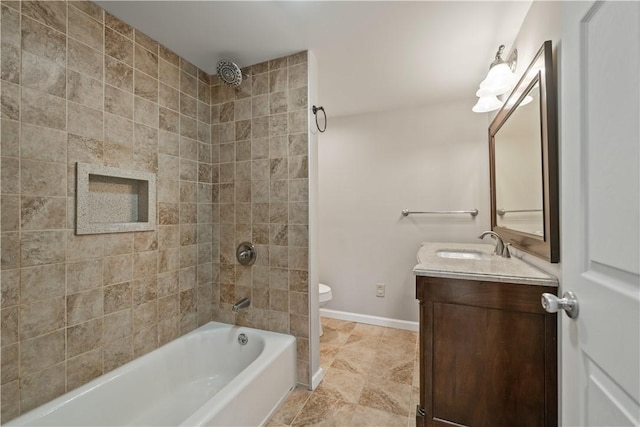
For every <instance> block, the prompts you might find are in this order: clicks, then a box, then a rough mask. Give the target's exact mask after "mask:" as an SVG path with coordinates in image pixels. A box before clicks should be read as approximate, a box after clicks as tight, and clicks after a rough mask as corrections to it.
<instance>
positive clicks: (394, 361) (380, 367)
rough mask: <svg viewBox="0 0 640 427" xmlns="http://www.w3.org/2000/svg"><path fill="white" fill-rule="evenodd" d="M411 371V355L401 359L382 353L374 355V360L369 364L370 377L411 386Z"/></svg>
mask: <svg viewBox="0 0 640 427" xmlns="http://www.w3.org/2000/svg"><path fill="white" fill-rule="evenodd" d="M413 371H414V362H413V355H409V357H404V358H402V357H396V356H393V355H388V354H384V353H383V354H377V355H376V358H375V360H374V361H373V363H372V364H371V370H370V376H372V377H381V378H385V379H389V380H391V381H394V382H397V383H402V384H407V385H412V384H413V374H414V372H413Z"/></svg>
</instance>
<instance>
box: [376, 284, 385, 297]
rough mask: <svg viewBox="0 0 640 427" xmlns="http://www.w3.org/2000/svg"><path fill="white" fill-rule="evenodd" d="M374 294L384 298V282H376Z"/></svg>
mask: <svg viewBox="0 0 640 427" xmlns="http://www.w3.org/2000/svg"><path fill="white" fill-rule="evenodd" d="M376 296H377V297H380V298H384V283H376Z"/></svg>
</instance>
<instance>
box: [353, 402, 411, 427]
mask: <svg viewBox="0 0 640 427" xmlns="http://www.w3.org/2000/svg"><path fill="white" fill-rule="evenodd" d="M414 422H415V420H414ZM408 423H409V417H406V416H402V415H398V414H392V413H391V412H384V411H380V410H378V409H373V408H369V407H367V406H361V405H358V407H357V408H356V410H355V413H354V414H353V418H352V419H351V424H350V427H404V426H406V425H408Z"/></svg>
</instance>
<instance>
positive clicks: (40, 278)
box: [0, 0, 308, 422]
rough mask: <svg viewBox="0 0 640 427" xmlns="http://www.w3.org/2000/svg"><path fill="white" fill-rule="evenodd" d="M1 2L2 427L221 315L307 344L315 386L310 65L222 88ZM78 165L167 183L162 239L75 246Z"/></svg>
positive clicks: (46, 6) (276, 66)
mask: <svg viewBox="0 0 640 427" xmlns="http://www.w3.org/2000/svg"><path fill="white" fill-rule="evenodd" d="M1 6H2V11H1V12H2V20H1V23H0V25H1V32H2V38H1V42H2V51H1V54H2V67H1V70H0V71H1V79H2V80H1V82H0V84H1V87H0V91H1V95H2V97H1V105H2V111H1V112H2V122H1V128H0V134H1V144H0V148H1V151H0V154H1V172H2V173H1V179H0V187H1V209H0V215H1V231H2V234H1V236H0V237H1V252H2V262H1V269H2V275H1V284H2V287H1V289H2V298H1V304H0V319H1V321H0V326H1V341H0V346H1V360H2V363H1V366H0V379H1V381H0V383H1V415H2V421H3V422H4V421H7V420H9V419H11V418H14V417H15V416H17V415H19V414H20V413H24V412H26V411H28V410H29V409H32V408H34V407H35V406H38V405H39V404H42V403H44V402H46V401H48V400H50V399H52V398H54V397H57V396H59V395H61V394H63V393H64V392H65V391H68V390H71V389H74V388H76V387H78V386H80V385H82V384H84V383H85V382H87V381H89V380H90V379H92V378H95V377H97V376H99V375H101V374H103V373H106V372H108V371H110V370H112V369H114V368H116V367H117V366H120V365H122V364H123V363H126V362H127V361H129V360H132V359H134V358H136V357H138V356H140V355H142V354H145V353H147V352H149V351H151V350H153V349H155V348H156V347H158V346H160V345H162V344H164V343H166V342H168V341H170V340H172V339H175V338H177V337H178V336H180V335H182V334H184V333H186V332H188V331H190V330H192V329H194V328H195V327H197V326H198V325H200V324H203V323H206V322H207V321H209V320H211V319H212V318H215V319H220V320H225V321H228V322H234V321H237V322H238V323H246V324H251V325H254V326H258V327H264V328H265V329H273V330H280V331H284V332H289V331H290V332H291V333H293V334H294V335H296V336H297V337H299V338H301V339H299V346H300V347H302V348H300V349H299V350H300V351H299V358H300V362H299V370H300V371H301V373H303V375H305V376H301V378H300V380H301V382H306V379H307V378H308V374H307V371H308V368H307V367H306V366H307V365H306V364H305V363H306V362H307V360H308V348H307V347H308V341H307V340H306V338H307V329H308V325H307V323H308V321H307V313H306V310H307V308H306V307H307V306H306V274H305V270H306V254H307V247H306V246H305V245H306V243H304V242H306V240H305V239H306V234H304V230H306V225H305V224H306V211H304V209H305V202H303V201H300V202H299V201H298V199H299V198H301V197H303V196H302V195H303V194H306V193H304V189H299V187H297V185H303V184H302V182H304V181H306V179H307V177H306V176H304V177H302V174H303V173H306V171H305V169H304V165H303V163H302V161H303V159H304V158H305V152H304V150H306V145H305V144H306V141H305V138H306V133H305V132H306V115H305V116H304V126H305V128H304V129H302V126H303V123H302V120H303V119H302V114H300V113H299V114H296V113H295V112H294V110H295V109H297V106H298V103H299V102H301V100H300V99H298V100H296V99H295V94H296V93H298V92H295V91H294V90H292V89H298V88H301V87H303V86H306V81H305V82H304V83H301V82H298V81H297V80H296V79H297V78H305V77H306V70H305V72H304V74H298V73H296V70H297V69H296V68H295V67H296V66H297V65H300V64H302V63H304V62H305V61H304V59H305V56H304V55H296V56H293V57H290V58H288V59H287V58H284V59H282V60H277V61H271V62H270V63H267V64H263V65H261V66H256V67H252V71H251V72H252V73H253V70H254V69H255V70H260V69H264V72H262V73H257V72H256V77H257V76H260V78H248V79H247V82H251V85H250V86H249V83H245V84H244V86H243V87H241V88H240V89H239V90H233V89H228V88H226V87H224V89H223V88H221V87H219V86H216V85H215V82H217V78H216V77H211V76H209V75H207V74H206V73H204V72H202V71H201V70H198V69H197V68H196V67H195V66H193V65H192V64H190V63H188V62H187V61H185V60H183V59H182V58H180V57H178V56H177V55H175V54H174V53H172V52H170V51H169V50H168V49H166V48H165V47H163V46H161V45H159V44H158V43H157V42H155V41H154V40H152V39H150V38H149V37H147V36H145V35H144V34H142V33H141V32H138V31H136V30H135V29H133V28H131V27H130V26H128V25H127V24H125V23H123V22H122V21H119V20H118V19H116V18H114V17H112V16H111V15H109V14H108V13H106V12H104V11H103V10H102V9H101V8H99V7H98V6H97V5H95V4H93V3H91V2H84V1H68V2H66V1H60V2H57V1H43V2H31V1H22V2H19V1H6V0H2V2H1ZM272 62H273V64H272ZM261 67H262V68H261ZM270 69H272V70H270ZM292 70H293V72H292ZM300 72H301V71H300ZM272 73H273V74H272ZM272 76H273V77H272ZM291 76H293V77H291ZM265 78H266V79H267V82H266V87H267V91H266V92H264V93H262V95H259V94H258V93H259V92H260V91H262V90H264V89H262V87H263V85H264V84H265V83H264V79H265ZM271 79H273V83H272V80H271ZM292 79H293V81H292ZM212 81H213V82H214V85H212V84H211V82H212ZM261 81H262V83H260V82H261ZM256 87H257V89H254V88H256ZM271 88H275V89H277V90H275V91H274V93H273V94H271V92H270V90H271ZM289 88H291V90H290V89H289ZM254 92H255V95H256V96H252V93H254ZM265 95H266V97H265ZM272 95H273V96H272ZM261 96H262V97H261ZM283 96H285V98H282V97H283ZM305 96H306V95H305ZM212 98H213V101H214V103H215V104H214V105H213V106H212V105H211V104H212V103H211V99H212ZM272 98H273V102H271V100H272ZM247 99H249V103H248V104H247ZM254 100H255V104H254ZM265 100H266V102H267V104H266V107H265V104H264V102H265ZM223 101H224V102H223ZM229 102H230V103H231V104H233V113H232V116H231V117H232V118H231V120H229V116H228V114H229V112H228V108H229V107H224V105H226V104H228V103H229ZM261 102H262V104H260V103H261ZM283 102H284V103H283ZM247 105H249V110H251V111H250V114H254V112H255V114H256V115H255V116H254V117H255V119H252V120H250V124H251V127H250V128H247V122H246V117H247V116H246V115H247V110H246V109H247ZM236 106H237V107H236ZM225 108H227V109H226V110H225ZM236 108H237V110H236ZM264 108H268V110H267V114H264V115H262V113H263V112H264V111H265V110H264ZM303 108H306V105H305V106H304V107H301V108H300V110H302V109H303ZM272 111H273V112H274V115H273V116H272V115H271V112H272ZM290 111H291V112H290ZM223 112H226V114H227V115H225V114H223ZM211 113H213V119H214V122H215V124H214V125H213V126H211V117H212V116H211ZM305 114H306V113H305ZM249 117H251V116H249ZM265 118H266V119H265ZM236 119H237V120H236ZM258 119H260V120H258ZM254 120H256V125H255V127H254V124H253V121H254ZM229 121H230V122H231V125H230V124H229ZM230 126H232V127H233V129H232V130H231V127H230ZM265 126H266V127H265ZM294 131H295V132H294ZM230 132H233V136H232V137H231V136H230ZM247 132H249V133H247ZM261 132H262V133H261ZM298 132H299V134H297V133H298ZM253 135H263V137H260V138H258V137H256V138H254V137H253ZM236 140H237V142H236ZM247 141H248V142H247ZM285 141H286V142H285ZM231 143H233V144H231ZM229 144H231V146H233V153H232V154H231V153H229V151H228V150H229V149H230V148H231V147H230V146H229ZM272 147H273V148H272ZM247 149H248V150H249V151H246V150H247ZM265 150H266V151H265ZM265 153H266V154H265ZM247 156H248V157H247ZM289 156H293V159H290V158H289ZM252 159H255V160H252ZM259 160H262V161H263V166H264V164H268V168H267V169H266V170H265V169H260V171H261V172H258V169H259V168H258V165H256V169H255V170H256V172H255V173H256V174H259V173H262V175H257V176H256V177H257V178H260V179H256V180H255V184H254V181H251V180H250V179H248V177H250V176H251V173H253V169H251V170H250V173H249V175H247V169H246V166H247V162H248V163H249V164H250V165H251V166H252V167H253V162H254V161H259ZM305 161H306V160H305ZM75 162H84V163H96V164H102V165H107V166H114V167H119V168H122V169H129V170H140V171H149V172H154V173H156V174H157V176H158V194H157V196H158V206H157V210H158V224H159V225H158V229H157V231H153V232H137V233H118V234H104V235H85V236H76V235H75V234H74V221H75V218H74V212H75V196H74V191H75V169H74V168H75ZM264 162H267V163H264ZM283 162H285V163H284V164H286V175H285V174H284V172H283V171H284V169H282V167H285V166H282V164H283ZM278 165H281V166H279V167H278ZM297 165H299V168H298V169H296V167H297ZM274 167H275V169H274ZM265 174H266V175H265ZM299 177H300V178H299ZM298 181H299V183H298V184H296V182H298ZM247 182H248V187H247ZM246 188H249V189H250V191H249V193H247V192H246ZM243 189H244V190H243ZM296 189H298V190H296ZM242 191H245V192H244V193H242ZM296 191H301V192H302V193H297V192H296ZM285 192H286V194H285ZM247 197H248V199H247ZM214 202H215V203H214ZM247 203H248V204H249V206H247ZM247 207H249V208H250V211H249V212H247V210H246V209H247ZM229 209H231V213H230V211H229ZM265 209H266V211H265ZM243 215H244V216H243ZM247 215H248V216H247ZM259 215H262V216H259ZM264 215H267V217H268V218H269V220H265V218H266V217H265V216H264ZM252 217H253V218H254V220H253V222H251V221H252V220H251V218H252ZM232 218H233V219H232ZM271 218H273V221H271ZM277 225H279V226H280V228H278V227H277ZM272 226H273V228H272ZM292 226H295V227H292ZM283 227H284V228H283ZM261 231H262V234H261ZM265 232H266V233H267V234H266V235H265V234H264V233H265ZM273 233H275V234H273ZM283 233H285V234H283ZM256 237H257V238H259V240H256V243H257V244H258V246H259V252H260V257H259V261H258V264H259V265H256V266H254V267H252V268H249V269H246V270H245V269H244V268H240V267H239V266H238V265H237V264H236V263H235V261H234V253H233V252H234V251H235V243H236V242H238V241H240V240H245V238H246V240H251V239H252V238H256ZM283 239H284V240H283ZM303 243H304V244H303ZM267 251H269V252H270V256H267V255H266V254H267V253H268V252H267ZM247 273H249V275H247ZM218 278H219V281H220V284H219V283H218ZM303 281H304V284H303ZM265 285H266V286H265ZM273 291H278V292H273ZM247 292H250V293H251V296H252V298H253V299H254V303H253V308H252V309H250V310H249V311H247V312H246V313H245V314H243V315H241V316H238V319H233V318H232V317H230V305H229V304H230V301H232V300H233V299H234V298H235V297H237V296H241V295H242V296H244V295H245V294H247V295H248V293H247ZM303 303H305V307H304V309H303V308H302V307H301V304H303Z"/></svg>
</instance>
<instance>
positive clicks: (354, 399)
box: [315, 369, 365, 403]
mask: <svg viewBox="0 0 640 427" xmlns="http://www.w3.org/2000/svg"><path fill="white" fill-rule="evenodd" d="M364 383H365V377H364V376H363V375H360V374H354V373H351V372H347V371H341V370H339V369H329V370H328V371H327V372H326V374H325V376H324V379H323V380H322V382H321V383H320V385H319V386H318V388H317V389H316V390H315V393H317V394H319V395H322V396H326V397H330V398H332V399H336V400H343V401H345V402H351V403H358V400H360V394H361V393H362V388H363V387H364Z"/></svg>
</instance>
